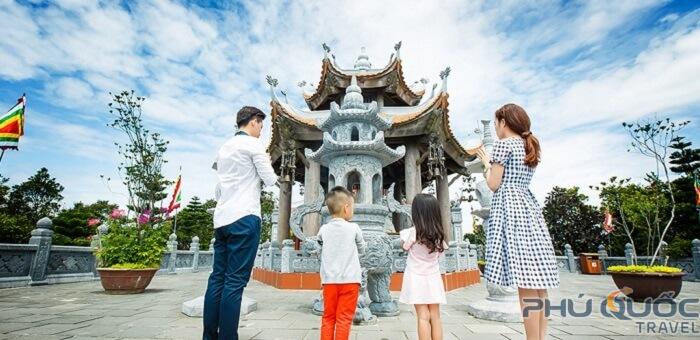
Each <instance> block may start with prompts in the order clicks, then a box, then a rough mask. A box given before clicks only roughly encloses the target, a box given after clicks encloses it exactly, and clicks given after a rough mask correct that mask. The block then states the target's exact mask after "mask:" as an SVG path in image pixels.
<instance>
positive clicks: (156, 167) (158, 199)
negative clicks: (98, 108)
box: [96, 90, 172, 294]
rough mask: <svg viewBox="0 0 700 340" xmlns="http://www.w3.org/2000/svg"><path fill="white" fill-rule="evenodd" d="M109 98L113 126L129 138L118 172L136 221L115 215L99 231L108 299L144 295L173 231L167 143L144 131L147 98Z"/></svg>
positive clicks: (121, 151) (121, 146)
mask: <svg viewBox="0 0 700 340" xmlns="http://www.w3.org/2000/svg"><path fill="white" fill-rule="evenodd" d="M110 95H111V96H112V102H111V103H109V113H110V114H111V115H112V116H113V117H114V120H113V121H112V123H110V124H109V125H108V126H109V127H112V128H114V129H116V130H118V131H120V132H122V133H123V134H124V136H125V137H126V138H125V139H126V141H125V142H123V143H115V145H117V147H118V153H119V155H120V156H121V158H122V161H121V162H120V163H119V166H118V168H117V169H118V170H119V172H120V177H121V179H122V184H124V186H125V187H126V190H127V193H128V195H127V197H128V199H129V202H128V206H127V207H128V209H129V211H131V212H134V215H132V217H128V214H126V213H125V212H123V211H119V210H115V211H113V212H112V213H111V214H110V215H109V216H108V217H106V219H105V221H104V222H103V226H101V227H100V228H99V229H98V230H100V233H99V234H98V236H99V239H98V242H96V243H97V250H96V256H97V258H98V261H99V266H100V268H99V269H98V271H99V273H100V278H101V280H102V286H103V287H104V288H105V290H106V291H107V293H110V294H130V293H141V292H143V291H144V289H145V288H146V286H148V284H149V283H150V281H151V279H152V278H153V275H154V274H155V273H156V271H158V268H160V263H161V259H162V257H163V251H164V250H165V245H166V240H167V234H168V232H169V230H170V228H169V227H168V225H169V221H166V220H165V218H166V217H167V215H168V214H169V212H170V211H167V210H165V209H162V208H160V207H161V206H162V205H161V203H162V200H163V199H165V198H166V197H167V194H166V193H165V188H166V186H167V185H168V184H170V182H169V181H167V180H165V177H164V176H163V175H162V167H163V165H164V164H165V163H166V162H167V161H166V160H165V158H164V154H165V151H166V150H167V145H168V142H167V141H165V140H164V139H163V138H162V136H161V135H160V134H158V133H155V132H151V131H150V130H149V129H147V128H146V127H144V125H143V120H142V118H141V116H142V109H141V106H142V103H143V101H144V100H145V98H143V97H139V96H136V95H135V94H134V91H133V90H132V91H123V92H120V93H119V94H116V95H115V94H112V93H111V92H110ZM101 177H102V178H103V179H106V181H109V180H110V179H109V178H105V177H104V176H101ZM171 206H172V204H171Z"/></svg>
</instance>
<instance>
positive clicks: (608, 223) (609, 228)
mask: <svg viewBox="0 0 700 340" xmlns="http://www.w3.org/2000/svg"><path fill="white" fill-rule="evenodd" d="M603 230H605V233H606V234H610V233H612V232H613V231H615V226H613V216H612V214H611V213H610V212H609V211H606V212H605V220H604V221H603Z"/></svg>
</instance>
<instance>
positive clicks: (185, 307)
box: [182, 295, 258, 318]
mask: <svg viewBox="0 0 700 340" xmlns="http://www.w3.org/2000/svg"><path fill="white" fill-rule="evenodd" d="M257 309H258V302H257V301H255V300H253V299H251V298H248V297H246V296H245V295H243V299H242V300H241V316H243V315H246V314H248V313H250V312H253V311H255V310H257ZM203 313H204V296H200V297H197V298H194V299H192V300H189V301H185V302H183V303H182V314H185V315H187V316H189V317H195V318H201V317H202V314H203Z"/></svg>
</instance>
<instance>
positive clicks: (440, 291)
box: [399, 228, 447, 305]
mask: <svg viewBox="0 0 700 340" xmlns="http://www.w3.org/2000/svg"><path fill="white" fill-rule="evenodd" d="M400 237H401V240H403V242H404V243H403V248H404V249H405V250H407V251H408V259H407V260H406V269H405V270H404V273H403V283H402V285H401V295H400V296H399V301H400V302H402V303H406V304H411V305H416V304H435V303H439V304H445V303H447V299H446V298H445V285H444V284H443V281H442V275H440V265H439V264H438V259H439V257H440V255H441V254H442V253H440V252H437V251H435V252H433V253H430V249H428V247H426V246H424V245H422V244H420V243H416V228H408V229H404V230H402V231H401V233H400ZM446 246H447V245H446V244H445V248H447V247H446Z"/></svg>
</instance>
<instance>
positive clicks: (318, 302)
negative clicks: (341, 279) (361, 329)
mask: <svg viewBox="0 0 700 340" xmlns="http://www.w3.org/2000/svg"><path fill="white" fill-rule="evenodd" d="M321 294H323V293H321ZM361 299H362V298H360V299H358V301H357V307H355V317H353V319H352V322H353V323H354V324H356V325H375V324H377V317H376V316H374V315H372V311H370V309H369V308H367V305H366V304H365V303H364V302H361V301H360V300H361ZM311 313H313V314H314V315H318V316H323V296H320V297H318V298H316V299H315V300H314V305H313V308H312V310H311Z"/></svg>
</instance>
